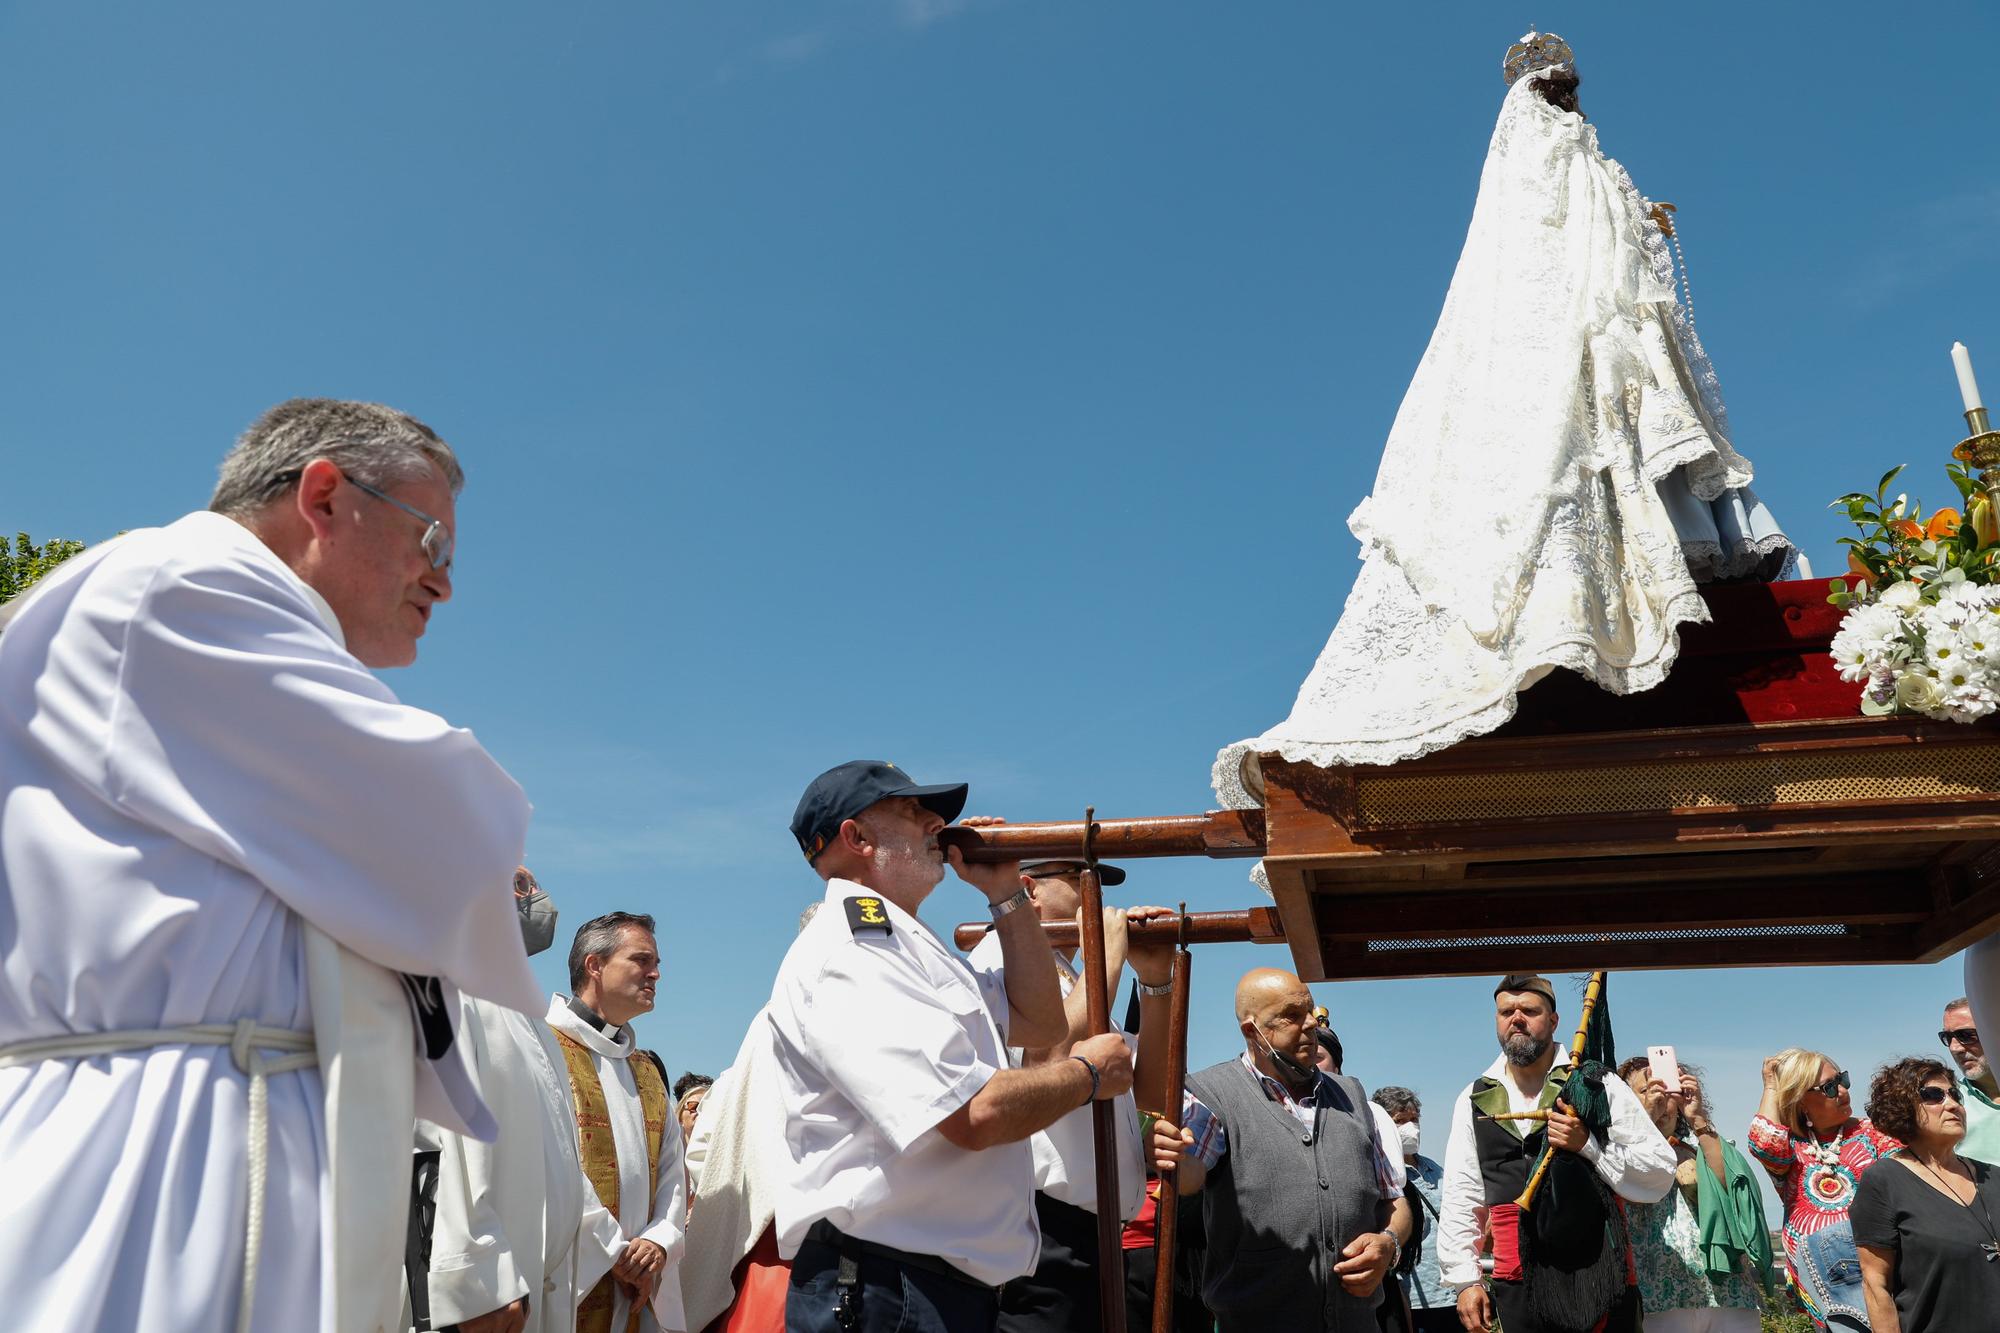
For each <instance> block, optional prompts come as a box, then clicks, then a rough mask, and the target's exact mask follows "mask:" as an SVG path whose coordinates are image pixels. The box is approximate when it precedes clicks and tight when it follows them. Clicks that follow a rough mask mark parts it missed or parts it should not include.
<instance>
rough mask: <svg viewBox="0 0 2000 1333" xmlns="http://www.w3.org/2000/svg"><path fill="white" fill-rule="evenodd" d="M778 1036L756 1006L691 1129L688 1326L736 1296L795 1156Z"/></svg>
mask: <svg viewBox="0 0 2000 1333" xmlns="http://www.w3.org/2000/svg"><path fill="white" fill-rule="evenodd" d="M775 1043H776V1038H775V1036H774V1035H773V1034H772V1032H771V1024H770V1020H769V1016H768V1015H767V1013H766V1012H765V1011H764V1010H762V1009H759V1010H758V1011H757V1013H756V1015H755V1016H754V1017H753V1018H752V1019H751V1020H750V1029H749V1031H748V1032H746V1033H744V1034H743V1044H742V1045H741V1046H739V1047H738V1048H737V1051H736V1059H735V1060H734V1061H733V1062H731V1064H730V1066H729V1068H727V1069H725V1070H723V1071H722V1072H721V1073H720V1074H717V1075H716V1076H715V1082H714V1084H713V1085H711V1086H710V1088H709V1090H708V1095H707V1096H706V1097H704V1098H702V1100H701V1113H700V1114H699V1115H698V1116H696V1117H695V1122H694V1132H693V1133H692V1134H690V1135H688V1141H687V1171H688V1179H689V1180H690V1181H691V1182H693V1184H694V1193H695V1204H694V1207H693V1208H692V1209H691V1211H690V1213H689V1216H688V1238H687V1257H686V1258H685V1259H684V1260H683V1261H682V1262H681V1300H682V1302H683V1303H684V1304H685V1306H686V1312H687V1322H688V1326H689V1327H690V1328H692V1329H703V1328H707V1327H708V1325H709V1324H710V1323H711V1322H712V1321H713V1320H714V1319H715V1317H716V1316H717V1315H720V1314H722V1313H724V1312H725V1311H727V1310H728V1309H729V1308H730V1307H731V1306H732V1305H733V1304H734V1303H735V1301H736V1283H735V1275H736V1265H737V1264H739V1263H741V1262H742V1261H743V1258H744V1256H745V1255H747V1254H749V1253H750V1251H751V1250H752V1249H754V1248H755V1247H756V1245H757V1242H758V1241H759V1240H761V1239H762V1238H763V1236H764V1233H765V1232H766V1231H768V1230H770V1228H771V1224H772V1221H773V1219H774V1218H775V1217H776V1215H777V1192H776V1190H777V1182H778V1181H779V1179H781V1178H782V1176H783V1173H784V1171H785V1169H786V1167H787V1166H789V1165H790V1161H791V1158H790V1156H789V1154H788V1153H787V1151H786V1148H785V1101H784V1090H783V1086H782V1085H781V1084H780V1083H779V1081H778V1054H777V1049H776V1045H775Z"/></svg>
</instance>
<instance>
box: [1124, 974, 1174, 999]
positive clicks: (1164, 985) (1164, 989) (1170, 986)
mask: <svg viewBox="0 0 2000 1333" xmlns="http://www.w3.org/2000/svg"><path fill="white" fill-rule="evenodd" d="M1132 983H1133V984H1134V985H1136V986H1137V987H1138V988H1139V993H1140V994H1141V995H1154V996H1159V995H1172V994H1173V993H1174V983H1173V982H1172V981H1163V982H1161V983H1160V984H1159V985H1157V986H1149V985H1147V984H1146V983H1145V982H1143V981H1141V980H1139V979H1138V978H1137V977H1134V978H1132Z"/></svg>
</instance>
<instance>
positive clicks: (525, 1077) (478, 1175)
mask: <svg viewBox="0 0 2000 1333" xmlns="http://www.w3.org/2000/svg"><path fill="white" fill-rule="evenodd" d="M462 1013H463V1021H462V1022H461V1023H460V1025H459V1032H460V1034H461V1037H462V1039H463V1040H464V1043H465V1054H466V1058H467V1060H469V1061H470V1063H471V1065H472V1071H473V1078H474V1080H475V1082H477V1084H478V1086H479V1092H480V1096H481V1098H482V1099H483V1100H484V1101H485V1102H486V1105H487V1107H488V1108H489V1109H491V1110H492V1112H493V1117H494V1119H495V1120H496V1121H498V1122H499V1126H500V1133H499V1136H498V1137H497V1138H495V1139H494V1141H493V1142H492V1143H481V1142H479V1141H478V1140H476V1139H473V1138H469V1137H467V1136H466V1135H463V1134H446V1135H444V1136H443V1140H442V1147H441V1151H440V1154H439V1157H438V1188H437V1223H436V1226H435V1228H434V1229H433V1231H432V1233H431V1267H430V1319H431V1324H432V1325H433V1326H437V1325H443V1324H456V1323H460V1322H462V1321H464V1320H467V1319H471V1318H474V1317H476V1316H478V1315H483V1314H486V1313H488V1312H489V1311H493V1310H497V1309H499V1308H501V1307H502V1306H504V1305H507V1304H509V1303H510V1302H512V1301H514V1300H516V1299H518V1298H520V1297H521V1296H523V1295H525V1296H527V1297H528V1298H529V1300H528V1323H527V1327H526V1330H525V1333H570V1330H571V1329H573V1328H575V1327H576V1304H577V1302H578V1301H579V1300H581V1299H582V1298H583V1294H584V1293H585V1292H587V1291H589V1290H590V1289H591V1287H593V1286H595V1285H596V1283H597V1280H598V1279H599V1278H601V1277H603V1276H604V1274H605V1273H606V1272H607V1271H609V1269H610V1267H611V1263H612V1260H613V1257H614V1256H615V1255H616V1253H617V1252H618V1251H619V1250H621V1249H622V1248H623V1242H622V1240H621V1239H620V1237H619V1234H618V1222H617V1219H615V1218H613V1217H612V1216H611V1213H610V1211H609V1210H608V1209H606V1208H605V1207H604V1205H603V1204H601V1203H599V1202H598V1199H597V1191H595V1190H593V1189H592V1188H591V1187H590V1182H589V1181H588V1180H586V1179H584V1175H583V1162H582V1159H581V1158H580V1157H579V1156H578V1154H577V1137H576V1111H575V1107H574V1104H573V1103H572V1102H571V1100H570V1090H569V1074H568V1072H567V1070H566V1068H565V1067H564V1064H563V1057H562V1049H561V1048H560V1047H559V1046H558V1045H557V1044H556V1038H555V1034H554V1033H553V1032H551V1031H550V1030H549V1025H548V1024H547V1023H544V1022H543V1021H542V1020H541V1019H539V1018H530V1017H528V1016H527V1015H526V1014H522V1013H519V1012H517V1011H515V1010H513V1009H507V1008H504V1007H502V1006H500V1005H496V1004H488V1003H486V1002H485V1001H484V1000H467V1001H465V1007H464V1009H463V1011H462Z"/></svg>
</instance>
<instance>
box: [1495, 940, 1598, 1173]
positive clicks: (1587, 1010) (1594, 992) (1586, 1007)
mask: <svg viewBox="0 0 2000 1333" xmlns="http://www.w3.org/2000/svg"><path fill="white" fill-rule="evenodd" d="M1603 994H1604V974H1603V973H1602V972H1592V973H1591V974H1590V984H1589V985H1588V986H1585V987H1584V988H1583V1018H1582V1019H1581V1020H1580V1021H1579V1022H1578V1023H1577V1025H1576V1036H1575V1038H1574V1039H1573V1040H1571V1042H1570V1044H1569V1062H1570V1063H1571V1064H1575V1063H1576V1062H1577V1061H1578V1060H1581V1059H1582V1058H1583V1036H1584V1034H1585V1033H1586V1032H1588V1031H1590V1016H1591V1015H1592V1014H1594V1013H1596V1012H1597V1001H1598V999H1599V998H1600V997H1601V996H1602V995H1603ZM1557 1104H1558V1105H1561V1104H1562V1103H1561V1100H1560V1099H1558V1100H1557ZM1555 1155H1556V1150H1555V1148H1554V1146H1553V1145H1551V1146H1549V1147H1545V1148H1544V1149H1543V1150H1542V1160H1541V1161H1539V1162H1537V1163H1535V1174H1534V1175H1532V1176H1530V1177H1529V1178H1528V1187H1527V1188H1526V1189H1524V1190H1522V1191H1521V1197H1520V1198H1518V1199H1516V1200H1514V1206H1515V1207H1517V1208H1519V1209H1520V1210H1521V1211H1522V1212H1524V1213H1525V1212H1527V1211H1528V1210H1529V1209H1530V1208H1533V1207H1534V1206H1535V1196H1536V1195H1537V1194H1539V1193H1541V1190H1542V1180H1543V1178H1544V1177H1546V1176H1547V1175H1548V1174H1549V1162H1550V1161H1551V1160H1552V1159H1554V1157H1555Z"/></svg>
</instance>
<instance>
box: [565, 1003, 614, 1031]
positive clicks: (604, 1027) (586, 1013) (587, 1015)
mask: <svg viewBox="0 0 2000 1333" xmlns="http://www.w3.org/2000/svg"><path fill="white" fill-rule="evenodd" d="M569 1011H570V1012H571V1013H573V1014H575V1015H576V1016H577V1017H578V1018H580V1019H582V1020H583V1021H584V1022H586V1023H588V1024H590V1027H591V1030H592V1031H593V1032H602V1033H603V1034H604V1035H605V1036H607V1037H615V1036H617V1035H618V1029H617V1028H615V1027H613V1026H612V1025H611V1022H610V1020H608V1019H606V1018H604V1017H603V1016H602V1015H600V1014H599V1013H598V1012H597V1011H596V1010H595V1009H593V1008H591V1007H590V1006H589V1005H587V1004H585V1003H584V1002H583V1001H582V1000H579V999H577V998H576V997H575V996H571V997H570V1001H569Z"/></svg>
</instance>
